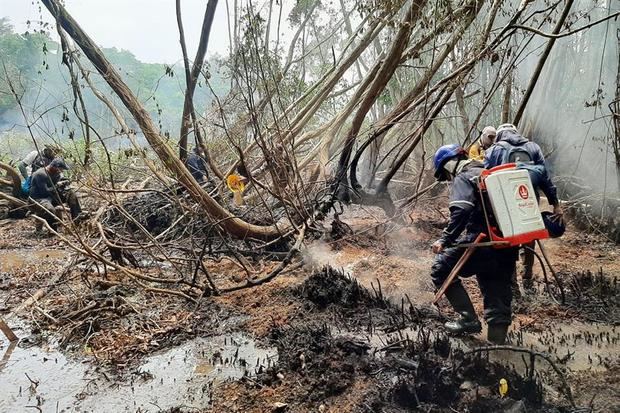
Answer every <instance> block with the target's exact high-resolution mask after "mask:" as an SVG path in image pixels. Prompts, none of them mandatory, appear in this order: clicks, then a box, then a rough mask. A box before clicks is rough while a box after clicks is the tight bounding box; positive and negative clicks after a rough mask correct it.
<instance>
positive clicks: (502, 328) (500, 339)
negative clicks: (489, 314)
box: [487, 324, 509, 344]
mask: <svg viewBox="0 0 620 413" xmlns="http://www.w3.org/2000/svg"><path fill="white" fill-rule="evenodd" d="M508 327H509V325H508V324H489V331H488V333H487V340H489V341H490V342H491V343H493V344H504V343H505V342H506V334H508Z"/></svg>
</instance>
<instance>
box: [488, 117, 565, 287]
mask: <svg viewBox="0 0 620 413" xmlns="http://www.w3.org/2000/svg"><path fill="white" fill-rule="evenodd" d="M510 162H517V163H518V165H519V167H520V168H523V169H526V170H527V171H528V172H529V174H530V178H531V180H532V185H533V187H534V190H535V192H536V199H539V198H540V195H539V193H538V192H539V191H542V192H543V193H544V194H545V196H546V197H547V200H548V201H549V204H550V205H552V206H553V216H552V218H551V220H552V221H557V223H558V224H559V225H561V226H563V225H564V224H563V214H564V213H563V211H562V207H561V206H560V201H559V199H558V196H557V192H558V190H557V188H556V187H555V185H554V184H553V182H552V181H551V178H550V177H549V174H548V172H547V168H546V166H545V157H544V155H543V153H542V150H541V149H540V146H538V144H536V143H535V142H532V141H530V140H528V139H527V138H525V137H523V136H521V134H519V131H518V130H517V128H516V127H515V126H514V125H512V124H509V123H505V124H503V125H500V126H499V127H498V128H497V138H496V141H495V144H494V145H493V146H492V147H491V148H490V149H489V150H487V151H486V154H485V158H484V166H485V167H486V168H493V167H495V166H498V165H502V164H505V163H510ZM534 245H535V244H534V242H532V243H530V244H527V245H526V247H528V248H525V251H524V252H523V272H522V273H521V277H522V280H523V287H524V289H526V290H527V289H531V288H532V287H533V267H534ZM512 282H513V289H514V292H515V293H516V294H520V291H519V286H518V284H517V277H516V272H515V274H514V276H513V281H512Z"/></svg>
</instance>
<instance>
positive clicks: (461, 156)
mask: <svg viewBox="0 0 620 413" xmlns="http://www.w3.org/2000/svg"><path fill="white" fill-rule="evenodd" d="M434 167H435V178H437V180H438V181H451V182H452V187H451V194H450V204H449V208H450V220H449V223H448V226H447V227H446V228H445V229H444V230H443V233H442V236H441V238H440V239H439V240H438V241H436V242H435V243H434V244H433V246H432V250H433V252H434V253H435V254H437V255H436V256H435V259H434V262H433V265H432V269H431V278H432V280H433V283H434V284H435V286H436V287H437V288H439V287H440V286H441V285H442V284H443V282H444V281H445V280H446V278H447V277H448V275H449V274H450V272H451V271H452V269H453V268H454V266H455V265H456V263H457V261H458V260H459V258H460V257H461V256H462V255H463V253H464V252H465V248H460V247H458V244H461V243H469V242H473V241H474V240H475V239H476V237H477V236H478V235H479V234H480V233H486V232H487V228H486V225H485V222H486V220H485V218H484V213H483V209H482V205H481V200H480V197H479V191H478V186H477V180H478V177H479V176H480V174H481V172H482V170H483V165H482V164H481V163H480V162H478V161H475V160H473V159H468V158H467V153H466V152H465V150H464V149H463V148H462V147H460V146H459V145H445V146H442V147H441V148H439V150H438V151H437V153H436V154H435V157H434ZM517 251H518V250H517V249H515V248H504V249H495V248H493V247H480V248H476V249H475V250H474V253H473V254H472V255H471V257H470V258H469V260H468V261H467V262H466V263H465V265H464V266H463V268H462V270H461V271H460V273H459V275H460V276H461V277H470V276H472V275H476V277H477V280H478V285H479V287H480V291H481V293H482V297H483V304H484V318H485V320H486V322H487V324H488V340H489V341H491V342H493V343H496V344H501V343H504V341H505V339H506V333H507V331H508V327H509V325H510V322H511V307H510V306H511V301H512V290H511V288H510V278H511V275H512V273H513V272H514V269H515V262H516V260H517ZM445 295H446V298H447V299H448V301H449V302H450V304H451V305H452V307H453V308H454V310H455V311H456V312H457V313H459V315H460V318H459V319H457V320H454V321H449V322H447V323H445V327H446V330H448V332H450V333H454V334H475V333H478V332H480V331H481V329H482V326H481V324H480V321H479V320H478V316H477V315H476V311H475V310H474V307H473V305H472V303H471V300H470V298H469V295H468V294H467V291H466V290H465V288H464V287H463V285H462V284H461V281H460V280H459V278H456V279H455V281H454V282H453V283H452V284H451V285H450V286H449V287H448V289H447V290H446V294H445Z"/></svg>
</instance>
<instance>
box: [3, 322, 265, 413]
mask: <svg viewBox="0 0 620 413" xmlns="http://www.w3.org/2000/svg"><path fill="white" fill-rule="evenodd" d="M2 343H3V344H4V346H3V347H1V348H0V352H1V353H2V354H4V357H3V359H2V360H3V361H2V362H1V363H0V367H1V368H0V411H2V412H4V411H6V412H21V411H30V410H31V409H30V408H28V406H38V407H39V408H40V409H41V411H42V412H111V411H113V412H136V411H140V412H156V411H160V410H166V409H171V408H173V407H178V406H183V407H184V409H192V408H196V409H201V408H206V407H208V405H209V402H210V399H211V394H212V389H213V386H215V385H217V384H218V383H220V382H222V381H225V380H234V379H239V378H242V377H244V376H253V375H255V374H256V372H257V371H258V370H259V369H260V368H266V367H268V366H270V365H272V364H273V363H275V362H277V351H276V350H275V349H269V348H268V349H261V348H258V347H257V346H256V343H255V342H254V341H253V340H251V339H250V338H248V337H246V336H244V335H241V334H232V335H224V336H217V337H212V338H208V339H207V338H198V339H194V340H191V341H188V342H187V343H185V344H183V345H181V346H179V347H176V348H174V349H171V350H168V351H165V352H162V353H160V354H155V355H152V356H151V357H149V358H147V359H146V360H145V362H144V363H143V364H142V365H140V366H139V367H137V368H135V369H133V370H132V371H131V372H129V373H126V374H125V375H124V376H123V378H122V379H117V378H114V376H113V375H112V374H109V373H108V374H106V373H104V372H102V371H101V370H99V369H98V368H97V367H96V366H94V365H91V364H90V363H86V362H80V361H76V360H73V359H70V358H67V357H65V356H64V355H63V354H62V353H60V352H58V351H55V350H53V349H47V348H41V347H32V348H28V349H26V348H21V347H19V346H13V347H7V345H6V343H5V342H2ZM31 380H32V381H31ZM34 383H36V384H34ZM34 410H36V408H35V409H34Z"/></svg>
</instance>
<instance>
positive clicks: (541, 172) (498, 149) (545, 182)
mask: <svg viewBox="0 0 620 413" xmlns="http://www.w3.org/2000/svg"><path fill="white" fill-rule="evenodd" d="M500 141H504V142H507V143H508V144H510V145H512V146H520V147H522V148H523V149H524V150H525V151H527V153H528V154H529V155H530V157H531V159H532V164H533V165H535V166H539V168H538V169H536V172H537V176H538V179H536V182H534V179H533V180H532V183H533V184H534V186H535V189H537V190H538V189H540V190H541V191H542V192H543V193H544V194H545V196H546V197H547V199H548V200H549V203H550V204H552V205H556V204H557V203H558V195H557V193H558V190H557V188H556V186H555V185H554V184H553V182H552V181H551V178H550V177H549V173H548V172H547V167H546V165H545V157H544V155H543V153H542V150H541V149H540V146H538V144H537V143H535V142H532V141H530V140H528V139H526V138H524V137H523V136H521V135H519V134H518V133H515V132H514V131H510V130H504V131H501V132H500V133H498V134H497V139H496V142H500ZM505 151H506V149H505V148H504V147H502V146H501V145H498V144H497V143H496V144H494V145H493V146H491V147H490V148H489V149H487V151H486V152H485V157H484V167H485V168H487V169H488V168H493V167H495V166H499V165H501V164H502V163H503V161H504V153H505ZM524 167H525V169H528V168H527V165H525V166H524Z"/></svg>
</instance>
